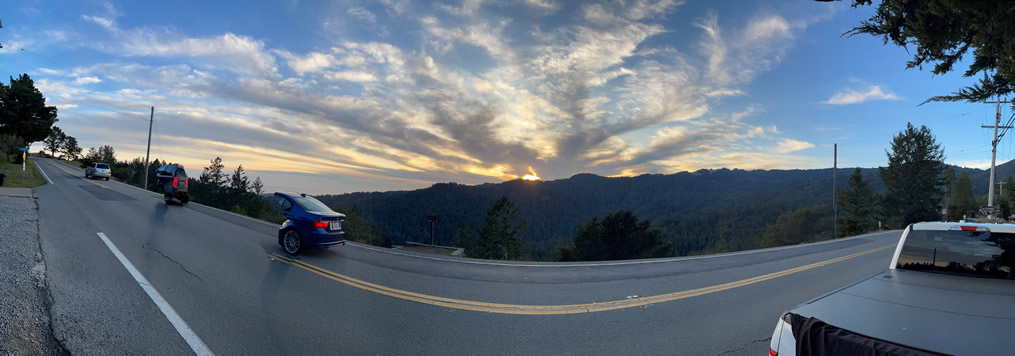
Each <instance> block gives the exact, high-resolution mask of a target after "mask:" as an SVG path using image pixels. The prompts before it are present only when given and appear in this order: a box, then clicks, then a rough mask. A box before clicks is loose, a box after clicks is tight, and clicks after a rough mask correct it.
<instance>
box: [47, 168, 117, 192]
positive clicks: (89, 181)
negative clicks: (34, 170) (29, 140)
mask: <svg viewBox="0 0 1015 356" xmlns="http://www.w3.org/2000/svg"><path fill="white" fill-rule="evenodd" d="M53 166H54V167H56V168H58V169H60V170H61V171H64V172H67V174H70V175H72V176H75V177H77V176H78V174H80V173H74V172H71V171H69V170H67V168H64V167H63V163H59V162H57V163H55V164H53ZM85 182H88V183H92V184H95V185H97V186H100V187H103V188H106V189H109V187H107V186H104V185H102V184H99V183H95V182H93V181H91V179H88V178H85Z"/></svg>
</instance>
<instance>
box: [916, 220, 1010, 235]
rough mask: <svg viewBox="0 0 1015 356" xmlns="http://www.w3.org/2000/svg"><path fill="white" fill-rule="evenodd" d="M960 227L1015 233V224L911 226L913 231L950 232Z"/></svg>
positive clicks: (962, 223) (923, 223) (922, 224)
mask: <svg viewBox="0 0 1015 356" xmlns="http://www.w3.org/2000/svg"><path fill="white" fill-rule="evenodd" d="M962 226H976V227H984V228H987V229H988V230H990V231H994V232H1007V233H1015V224H988V223H969V222H943V221H935V222H920V223H915V224H913V225H912V229H913V230H950V229H956V230H957V229H960V228H961V227H962Z"/></svg>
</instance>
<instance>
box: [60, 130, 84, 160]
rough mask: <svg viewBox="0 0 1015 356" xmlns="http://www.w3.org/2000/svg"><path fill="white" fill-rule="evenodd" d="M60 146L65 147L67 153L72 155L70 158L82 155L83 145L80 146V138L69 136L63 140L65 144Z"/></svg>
mask: <svg viewBox="0 0 1015 356" xmlns="http://www.w3.org/2000/svg"><path fill="white" fill-rule="evenodd" d="M60 148H61V149H63V151H64V152H67V155H68V156H70V157H68V159H71V160H73V159H76V158H77V157H78V156H79V155H81V147H79V146H78V139H76V138H74V136H67V139H66V140H64V142H63V146H62V147H60Z"/></svg>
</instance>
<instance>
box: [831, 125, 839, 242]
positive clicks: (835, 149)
mask: <svg viewBox="0 0 1015 356" xmlns="http://www.w3.org/2000/svg"><path fill="white" fill-rule="evenodd" d="M838 170H839V144H838V143H833V144H832V217H833V219H832V239H833V240H834V239H835V238H836V237H838V236H839V209H838V208H837V207H836V205H835V204H836V202H835V190H836V189H835V177H836V176H838V174H836V171H838Z"/></svg>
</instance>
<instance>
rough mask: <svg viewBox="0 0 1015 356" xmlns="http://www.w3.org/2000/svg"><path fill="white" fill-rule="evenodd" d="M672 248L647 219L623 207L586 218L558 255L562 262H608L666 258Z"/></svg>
mask: <svg viewBox="0 0 1015 356" xmlns="http://www.w3.org/2000/svg"><path fill="white" fill-rule="evenodd" d="M671 249H672V246H671V245H670V244H669V243H667V242H665V241H663V239H662V233H660V232H659V230H657V229H653V228H652V226H651V223H650V222H649V221H648V220H642V221H638V218H637V217H635V216H634V213H632V212H631V211H629V210H620V211H617V212H615V213H612V214H609V215H607V216H605V217H603V218H602V220H600V219H598V218H592V219H590V220H589V221H586V222H585V223H584V224H582V225H581V226H580V227H578V231H577V232H575V234H574V237H573V238H572V239H571V241H570V243H568V244H565V245H564V246H562V247H561V248H560V249H559V254H560V260H561V261H574V260H577V261H608V260H626V259H635V258H654V257H666V256H669V255H670V251H671Z"/></svg>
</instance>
